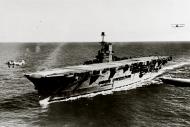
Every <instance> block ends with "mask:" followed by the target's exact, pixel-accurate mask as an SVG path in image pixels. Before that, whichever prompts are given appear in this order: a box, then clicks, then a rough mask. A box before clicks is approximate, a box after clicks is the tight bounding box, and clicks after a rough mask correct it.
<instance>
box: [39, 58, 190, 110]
mask: <svg viewBox="0 0 190 127" xmlns="http://www.w3.org/2000/svg"><path fill="white" fill-rule="evenodd" d="M188 64H189V62H181V63H178V64H176V63H174V64H172V65H169V66H166V67H163V68H162V69H161V70H160V71H159V72H157V73H154V74H152V76H151V78H149V79H148V80H144V81H141V82H138V83H136V84H134V85H130V86H123V87H120V88H115V89H112V90H107V91H101V92H97V93H90V94H85V95H79V96H76V97H70V98H66V99H61V98H59V97H55V99H57V100H50V97H48V98H45V99H43V100H41V101H39V103H40V105H41V106H42V107H45V108H47V107H48V105H49V104H51V103H57V102H66V101H73V100H77V99H81V98H92V97H95V96H97V95H108V94H113V92H116V91H126V90H131V89H135V88H138V87H142V86H145V85H150V84H151V83H154V80H153V79H155V78H156V77H157V76H160V75H161V74H163V73H165V72H166V71H170V70H173V69H175V68H179V67H182V66H185V65H188ZM152 80H153V81H152ZM59 99H60V100H59Z"/></svg>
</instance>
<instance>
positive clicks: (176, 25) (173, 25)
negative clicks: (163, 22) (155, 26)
mask: <svg viewBox="0 0 190 127" xmlns="http://www.w3.org/2000/svg"><path fill="white" fill-rule="evenodd" d="M171 26H172V27H176V28H178V27H184V26H185V24H171Z"/></svg>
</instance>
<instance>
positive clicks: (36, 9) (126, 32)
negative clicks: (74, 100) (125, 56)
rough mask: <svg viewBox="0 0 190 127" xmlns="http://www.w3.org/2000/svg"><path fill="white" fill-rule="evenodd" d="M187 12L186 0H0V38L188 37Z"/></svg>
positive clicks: (189, 6)
mask: <svg viewBox="0 0 190 127" xmlns="http://www.w3.org/2000/svg"><path fill="white" fill-rule="evenodd" d="M189 12H190V0H0V42H73V41H74V42H91V41H92V42H97V41H100V40H101V37H100V35H101V32H103V31H104V32H105V33H106V37H105V40H106V41H111V42H128V41H130V42H131V41H190V14H189ZM171 24H185V27H180V28H179V27H178V28H176V27H172V26H171Z"/></svg>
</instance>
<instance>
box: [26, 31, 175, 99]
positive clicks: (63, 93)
mask: <svg viewBox="0 0 190 127" xmlns="http://www.w3.org/2000/svg"><path fill="white" fill-rule="evenodd" d="M101 35H102V41H101V42H100V44H101V48H100V50H99V51H98V54H97V56H96V58H95V59H93V60H89V61H86V62H84V64H83V65H76V66H67V67H63V68H57V69H51V70H45V71H39V72H34V73H29V74H25V76H26V77H27V78H28V79H29V80H30V81H31V82H32V83H33V84H34V86H35V89H36V90H37V91H38V94H39V96H40V100H43V99H45V98H48V100H47V101H48V102H51V101H56V100H63V99H67V98H70V97H76V96H80V95H86V94H90V93H98V92H102V91H109V90H114V89H117V88H121V87H127V89H131V88H136V87H137V86H138V84H139V83H141V82H145V81H147V80H149V79H151V78H152V77H153V75H155V74H157V73H159V70H160V69H161V68H162V67H163V66H165V64H167V62H168V61H171V60H172V57H171V56H149V57H138V58H127V57H125V58H119V57H117V56H115V55H114V52H113V51H112V44H111V43H108V42H105V41H104V36H105V34H104V32H102V34H101ZM126 50H127V49H126Z"/></svg>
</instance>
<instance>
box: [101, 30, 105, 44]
mask: <svg viewBox="0 0 190 127" xmlns="http://www.w3.org/2000/svg"><path fill="white" fill-rule="evenodd" d="M101 36H102V42H104V37H105V33H104V32H102V34H101Z"/></svg>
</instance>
